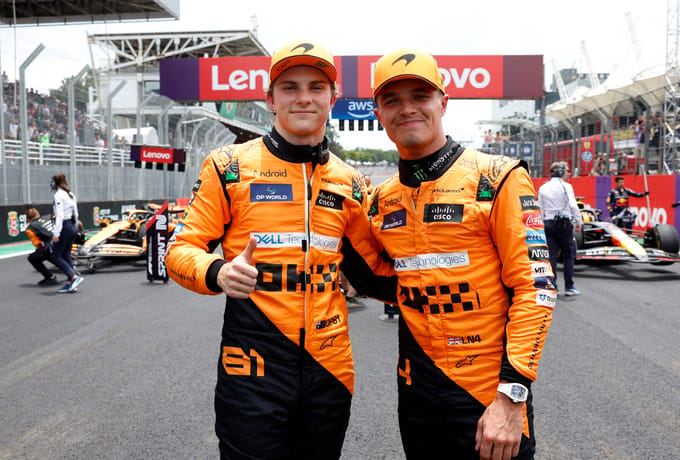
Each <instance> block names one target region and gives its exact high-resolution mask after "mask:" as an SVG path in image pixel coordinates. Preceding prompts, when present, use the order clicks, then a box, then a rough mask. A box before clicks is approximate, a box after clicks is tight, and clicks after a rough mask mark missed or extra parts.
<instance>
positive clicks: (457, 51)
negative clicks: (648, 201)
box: [0, 0, 676, 149]
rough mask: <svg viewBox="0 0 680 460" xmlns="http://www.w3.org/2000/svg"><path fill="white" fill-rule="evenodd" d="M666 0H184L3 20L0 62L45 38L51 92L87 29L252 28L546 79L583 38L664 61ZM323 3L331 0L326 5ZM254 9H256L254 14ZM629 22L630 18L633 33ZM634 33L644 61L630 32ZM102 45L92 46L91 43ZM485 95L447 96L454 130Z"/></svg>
mask: <svg viewBox="0 0 680 460" xmlns="http://www.w3.org/2000/svg"><path fill="white" fill-rule="evenodd" d="M667 1H670V2H671V3H676V2H675V1H673V0H645V1H639V0H637V1H633V0H570V1H569V2H553V1H546V0H516V1H514V2H508V1H504V0H476V1H473V2H458V1H450V0H449V1H440V0H431V1H430V2H425V3H422V4H420V3H418V2H405V1H400V0H395V1H392V2H390V3H389V7H387V6H386V5H385V4H386V3H387V2H381V1H366V0H361V1H358V0H343V1H341V2H334V3H329V2H318V1H317V2H312V1H307V0H301V1H293V2H284V1H281V0H267V1H265V0H249V1H244V2H241V1H230V0H180V19H179V20H178V21H153V22H126V23H118V22H109V23H105V24H101V23H98V24H82V25H68V26H53V25H47V26H20V27H16V28H13V27H7V26H3V27H1V28H0V51H1V59H2V61H1V62H0V66H1V67H2V70H4V71H6V72H7V74H8V76H9V77H10V79H11V78H13V77H14V76H15V75H16V76H17V78H18V73H19V66H20V65H21V64H22V62H24V61H25V60H26V59H27V58H28V56H29V55H30V54H31V52H32V51H33V50H34V49H35V48H36V47H37V46H38V45H39V44H40V43H42V44H44V45H45V50H43V51H42V52H41V53H40V54H39V55H38V57H37V58H36V59H35V61H33V63H32V64H31V65H30V66H29V67H28V68H27V71H26V77H27V84H26V86H27V87H29V88H30V87H33V88H35V89H37V90H39V91H40V92H43V93H48V91H49V89H50V88H57V87H59V86H60V84H61V81H62V79H63V78H68V77H71V76H73V75H75V74H77V73H78V72H79V71H80V70H81V69H82V68H83V67H84V66H85V65H86V64H90V63H91V59H90V50H89V47H88V45H87V34H88V33H89V34H95V33H97V34H106V33H133V32H139V33H150V32H167V31H175V32H190V31H202V30H204V31H214V30H253V31H255V32H256V34H257V38H258V40H259V41H260V42H261V43H262V44H263V46H264V47H265V48H266V49H267V51H269V53H270V54H271V53H273V52H274V51H275V50H276V48H277V47H278V46H281V45H283V44H285V43H288V42H290V41H293V40H297V39H301V38H305V39H310V40H313V41H316V42H319V43H320V44H322V45H324V46H325V47H326V48H328V49H329V50H330V51H331V52H332V53H333V54H334V55H336V56H343V55H381V54H385V53H388V52H390V51H392V50H394V49H397V48H402V47H409V48H420V49H423V50H426V51H429V52H430V53H432V54H433V55H466V54H467V55H476V54H478V55H510V54H516V55H523V54H539V55H543V63H544V67H545V80H546V89H547V88H548V86H549V84H550V81H551V76H552V73H553V72H554V69H555V68H567V67H576V68H578V69H579V71H585V69H586V68H587V64H586V63H587V60H586V59H585V58H584V55H583V53H582V45H581V43H582V42H583V43H584V44H585V47H586V49H587V53H588V55H589V56H590V62H591V63H592V66H593V68H594V69H593V70H594V71H595V72H598V73H601V72H607V73H612V72H623V73H626V74H630V76H631V77H632V76H634V75H635V73H636V72H637V71H638V70H639V69H641V68H644V67H651V66H653V65H663V64H664V63H665V54H666V36H667V33H666V30H667V26H666V10H667ZM329 5H333V7H332V8H330V7H329ZM254 18H255V19H254ZM629 22H631V23H632V24H633V29H634V31H635V33H634V34H631V32H630V31H631V29H630V27H629ZM633 35H634V36H635V37H637V43H638V45H639V49H640V50H641V53H640V54H641V56H642V59H641V61H642V62H639V63H638V61H637V59H636V53H634V45H633V40H631V36H633ZM96 52H98V51H97V50H95V53H96ZM490 118H491V101H489V100H450V101H449V105H448V110H447V114H446V116H445V117H444V127H445V131H446V132H447V134H449V135H451V136H452V137H453V138H454V139H455V140H457V141H459V142H463V143H471V144H472V145H476V144H479V143H480V142H481V136H482V133H483V132H484V131H485V130H486V129H489V128H491V126H487V125H480V124H478V123H477V122H478V121H479V120H489V119H490ZM339 135H340V142H341V144H342V145H343V147H344V148H345V149H353V148H356V147H363V148H380V149H391V148H393V144H392V143H391V142H390V141H389V139H388V138H387V135H386V134H385V132H384V131H362V132H349V131H343V132H339Z"/></svg>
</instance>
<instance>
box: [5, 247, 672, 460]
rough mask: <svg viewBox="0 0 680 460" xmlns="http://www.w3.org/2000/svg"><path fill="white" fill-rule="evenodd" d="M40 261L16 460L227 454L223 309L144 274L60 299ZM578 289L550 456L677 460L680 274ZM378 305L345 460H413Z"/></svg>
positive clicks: (547, 423) (24, 329)
mask: <svg viewBox="0 0 680 460" xmlns="http://www.w3.org/2000/svg"><path fill="white" fill-rule="evenodd" d="M25 257H26V256H25V255H23V256H17V257H11V258H6V259H2V260H0V279H1V280H2V281H1V282H0V290H1V292H2V301H1V302H0V305H1V307H0V337H1V339H0V343H1V344H2V347H0V414H2V416H1V419H2V430H0V459H17V458H78V459H80V458H83V459H85V458H100V459H108V458H111V459H114V458H115V459H119V458H134V459H154V458H158V459H168V458H177V459H188V458H196V459H204V458H205V459H208V458H217V457H218V455H217V442H216V440H215V437H214V434H213V423H214V418H213V409H212V407H213V406H212V404H213V403H212V395H213V389H214V384H215V366H216V363H217V356H218V348H219V335H220V330H221V323H222V313H223V303H224V302H223V299H222V298H221V297H213V296H199V295H197V294H193V293H191V292H189V291H186V290H184V289H182V288H180V287H179V286H177V285H176V284H175V283H174V282H172V281H171V282H169V283H168V284H163V283H160V282H155V283H152V284H150V283H148V282H147V281H146V276H145V272H144V268H143V266H137V267H132V266H130V265H128V264H121V265H114V266H109V267H103V268H102V269H101V270H100V271H98V272H97V273H96V274H92V275H88V274H87V273H85V282H84V283H83V284H82V285H81V286H80V288H79V292H77V293H75V294H57V293H56V288H57V287H58V286H55V287H49V288H39V287H37V286H36V285H35V282H36V281H37V280H38V279H39V275H38V274H37V273H35V272H33V271H32V269H31V267H30V266H29V265H28V263H27V261H26V260H25ZM60 278H63V275H60ZM575 278H576V284H577V286H578V287H579V288H580V289H581V290H582V291H583V294H582V295H580V296H578V297H570V298H567V297H563V296H560V297H559V299H558V306H557V307H556V309H555V312H554V317H553V325H552V327H551V329H550V331H549V334H548V339H547V344H546V347H545V350H544V355H543V359H542V361H541V366H540V369H539V378H538V380H537V382H536V383H535V384H534V386H533V390H534V404H535V410H536V421H535V423H536V433H537V440H538V452H537V455H536V458H537V459H538V460H547V459H611V458H617V459H619V458H624V459H647V458H659V459H660V458H677V457H678V455H679V453H680V438H679V437H678V435H677V434H678V433H679V432H680V340H679V339H678V331H680V308H679V305H680V302H679V301H678V298H679V297H680V264H676V265H671V266H665V267H656V266H651V265H643V264H638V265H630V264H622V265H616V266H608V265H596V266H592V265H582V264H578V265H577V266H576V277H575ZM561 279H562V278H561V277H560V285H561ZM561 287H563V286H562V285H561ZM362 302H363V304H364V306H363V307H358V308H353V309H352V310H351V313H350V317H349V320H350V328H351V329H350V331H351V335H352V339H353V343H354V355H355V359H356V370H357V382H356V388H355V397H354V402H353V406H352V418H351V420H350V425H349V429H348V431H347V436H346V442H345V446H344V450H343V456H342V458H343V459H347V460H350V459H352V460H354V459H403V458H404V456H403V453H402V450H401V443H400V439H399V430H398V426H397V413H396V356H397V348H396V347H397V325H396V323H388V322H383V321H380V320H379V319H378V315H379V314H380V313H381V312H382V304H379V303H378V302H375V301H372V300H365V299H364V300H363V301H362Z"/></svg>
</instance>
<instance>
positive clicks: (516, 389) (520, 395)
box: [510, 385, 527, 401]
mask: <svg viewBox="0 0 680 460" xmlns="http://www.w3.org/2000/svg"><path fill="white" fill-rule="evenodd" d="M510 397H511V398H512V399H516V400H521V401H523V400H525V399H526V397H527V389H526V388H524V387H523V386H521V385H513V386H512V389H511V390H510Z"/></svg>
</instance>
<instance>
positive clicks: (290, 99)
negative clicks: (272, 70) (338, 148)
mask: <svg viewBox="0 0 680 460" xmlns="http://www.w3.org/2000/svg"><path fill="white" fill-rule="evenodd" d="M335 99H336V97H335V94H334V92H333V89H332V86H331V82H330V81H329V80H328V78H327V77H326V74H324V73H323V72H321V71H320V70H318V69H315V68H313V67H309V66H296V67H291V68H290V69H288V70H286V71H284V72H283V73H282V74H281V75H280V76H279V78H277V79H276V80H275V81H274V83H273V87H272V90H271V91H270V92H269V93H268V94H267V103H268V104H269V107H271V109H272V110H273V111H274V112H275V113H276V119H275V121H274V126H275V127H276V130H277V131H278V132H279V133H281V135H282V136H283V137H284V138H285V139H286V140H287V141H288V142H290V143H292V144H297V145H316V144H318V143H319V142H321V141H322V140H323V136H324V133H325V130H326V120H327V118H328V114H329V112H330V111H331V108H332V107H333V104H335Z"/></svg>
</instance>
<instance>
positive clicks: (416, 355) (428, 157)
mask: <svg viewBox="0 0 680 460" xmlns="http://www.w3.org/2000/svg"><path fill="white" fill-rule="evenodd" d="M374 98H375V101H376V107H377V108H376V110H375V113H376V116H377V117H378V120H379V121H380V123H381V124H382V126H383V127H384V128H385V132H386V133H387V134H388V136H389V137H390V139H391V140H392V141H393V142H394V143H395V144H396V146H397V150H398V151H399V156H400V159H399V171H398V175H396V176H394V177H392V178H390V179H388V180H387V181H385V182H384V183H382V184H381V185H380V186H378V187H377V189H376V191H375V192H374V197H373V201H372V205H371V209H370V216H371V228H372V231H373V234H374V235H375V236H376V239H377V240H378V241H379V243H380V244H381V245H382V246H384V248H385V250H386V251H387V253H388V254H389V256H390V257H391V258H392V259H393V260H394V268H395V271H396V273H397V276H398V280H399V282H398V284H399V286H398V291H397V297H398V301H399V307H400V311H401V315H400V319H399V364H398V389H399V427H400V431H401V438H402V443H403V446H404V451H405V453H406V457H407V458H408V459H426V458H427V459H430V458H432V459H434V458H437V459H439V458H455V459H473V458H474V459H480V458H481V459H492V458H493V459H509V458H510V457H514V458H522V459H529V458H533V453H534V446H535V441H534V435H533V422H532V421H533V408H532V404H531V392H530V386H531V383H532V381H533V380H534V379H535V378H536V369H537V367H538V363H539V359H540V357H541V351H542V349H543V344H544V340H545V337H546V334H547V331H548V328H549V326H550V322H551V318H552V309H553V307H554V305H555V300H556V292H555V287H554V284H553V283H554V280H553V273H552V270H551V267H550V263H549V262H548V248H547V247H546V239H545V233H544V228H543V222H542V220H541V214H540V210H539V206H538V199H537V197H536V192H535V190H534V188H533V184H532V181H531V179H530V177H529V175H528V173H527V171H526V169H525V167H526V165H525V164H523V162H520V161H517V160H511V159H509V158H507V157H503V156H496V155H487V154H483V153H480V152H476V151H473V150H470V149H467V148H464V147H462V146H460V145H459V144H457V143H456V142H454V141H453V140H452V139H451V138H450V137H448V136H446V135H445V133H444V131H443V125H442V121H441V117H442V116H443V115H444V113H445V112H446V108H447V102H448V96H447V95H446V94H445V89H444V84H443V81H442V78H441V74H440V72H439V68H438V65H437V62H436V61H435V59H434V58H433V57H432V56H431V55H429V54H428V53H425V52H422V51H419V50H398V51H396V52H393V53H390V54H387V55H385V56H383V57H382V58H380V59H379V60H378V61H377V62H376V65H375V69H374Z"/></svg>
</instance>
